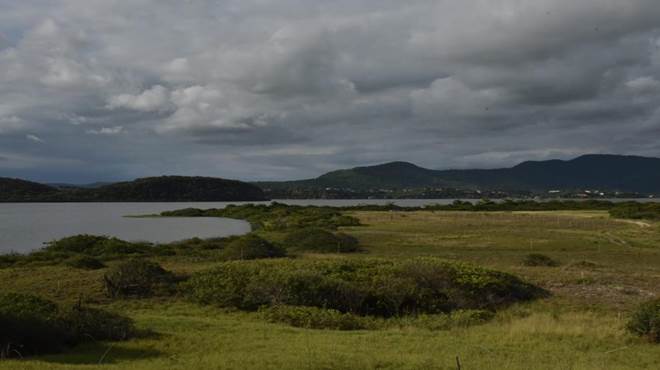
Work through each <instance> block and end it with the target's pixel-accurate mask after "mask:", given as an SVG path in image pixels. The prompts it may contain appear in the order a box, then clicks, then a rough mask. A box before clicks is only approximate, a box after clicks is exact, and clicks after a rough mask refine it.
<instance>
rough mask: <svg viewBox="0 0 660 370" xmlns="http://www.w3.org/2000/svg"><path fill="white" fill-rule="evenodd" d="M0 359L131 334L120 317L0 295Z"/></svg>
mask: <svg viewBox="0 0 660 370" xmlns="http://www.w3.org/2000/svg"><path fill="white" fill-rule="evenodd" d="M0 328H2V330H0V359H1V358H8V357H25V356H29V355H35V354H44V353H52V352H60V351H62V350H64V349H66V348H67V347H71V346H74V345H76V344H79V343H82V342H90V341H97V340H124V339H128V338H130V337H131V336H132V335H134V334H135V329H134V327H133V322H132V321H131V320H130V319H128V318H126V317H123V316H121V315H117V314H114V313H110V312H107V311H104V310H100V309H95V308H89V307H83V306H82V305H80V304H78V305H75V306H73V307H58V306H57V305H56V304H55V303H53V302H51V301H48V300H45V299H42V298H39V297H36V296H33V295H28V294H16V293H5V294H0Z"/></svg>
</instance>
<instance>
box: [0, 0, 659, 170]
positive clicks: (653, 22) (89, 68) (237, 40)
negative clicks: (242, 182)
mask: <svg viewBox="0 0 660 370" xmlns="http://www.w3.org/2000/svg"><path fill="white" fill-rule="evenodd" d="M658 19H660V6H658V3H657V0H629V1H618V0H582V1H569V0H553V1H550V0H538V1H519V0H500V1H489V0H466V1H461V2H456V1H442V0H437V1H431V0H411V1H407V2H401V1H393V0H351V1H347V0H338V1H321V0H305V1H303V0H278V1H261V0H260V1H252V0H236V1H231V0H228V1H218V0H215V1H211V0H191V1H180V0H134V1H114V0H52V1H39V0H24V1H14V0H0V158H2V160H0V176H20V177H26V178H30V179H34V180H39V181H71V182H87V181H101V180H103V181H106V180H118V179H129V178H134V177H138V176H148V175H160V174H184V175H193V174H197V175H210V176H221V177H230V178H241V179H246V180H256V179H261V180H266V179H292V178H305V177H313V176H317V175H319V174H321V173H323V172H325V171H327V170H332V169H336V168H341V167H350V166H355V165H365V164H375V163H380V162H386V161H392V160H407V161H412V162H415V163H417V164H419V165H422V166H426V167H430V168H438V169H444V168H465V167H498V166H508V165H512V164H515V163H517V162H518V161H522V160H527V159H535V160H538V159H548V158H571V157H573V156H576V155H580V154H584V153H620V154H639V155H649V156H660V142H658V141H657V140H656V139H655V138H657V137H658V136H657V135H658V134H659V133H660V105H659V104H658V102H660V23H659V22H658V21H657V20H658Z"/></svg>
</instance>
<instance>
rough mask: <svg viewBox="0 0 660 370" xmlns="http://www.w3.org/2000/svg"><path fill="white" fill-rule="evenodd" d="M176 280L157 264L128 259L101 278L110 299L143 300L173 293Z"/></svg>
mask: <svg viewBox="0 0 660 370" xmlns="http://www.w3.org/2000/svg"><path fill="white" fill-rule="evenodd" d="M176 281H177V278H176V276H174V274H172V273H171V272H169V271H167V270H165V269H164V268H162V267H161V266H160V265H159V264H157V263H155V262H152V261H148V260H144V259H130V260H128V261H125V262H121V263H119V264H117V265H114V266H112V267H111V268H110V269H109V270H108V272H106V274H105V275H104V276H103V283H104V286H105V291H106V293H107V295H108V296H109V297H112V298H130V297H134V298H144V297H150V296H154V295H167V294H171V293H173V291H174V284H175V283H176Z"/></svg>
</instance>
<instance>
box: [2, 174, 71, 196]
mask: <svg viewBox="0 0 660 370" xmlns="http://www.w3.org/2000/svg"><path fill="white" fill-rule="evenodd" d="M57 192H58V189H56V188H54V187H52V186H48V185H43V184H39V183H36V182H32V181H25V180H21V179H11V178H6V177H0V201H5V202H23V201H29V200H31V199H35V198H41V197H48V196H52V195H54V194H56V193H57Z"/></svg>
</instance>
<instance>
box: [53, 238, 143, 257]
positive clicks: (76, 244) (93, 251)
mask: <svg viewBox="0 0 660 370" xmlns="http://www.w3.org/2000/svg"><path fill="white" fill-rule="evenodd" d="M43 252H47V253H50V254H52V253H56V252H59V253H65V254H69V255H71V254H84V255H87V256H93V257H103V258H112V257H118V256H127V255H136V256H137V255H146V254H149V253H150V252H151V245H150V244H148V243H129V242H127V241H124V240H120V239H117V238H110V237H107V236H96V235H87V234H83V235H75V236H70V237H66V238H62V239H59V240H55V241H52V242H50V243H48V244H47V245H46V248H44V250H43Z"/></svg>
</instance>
